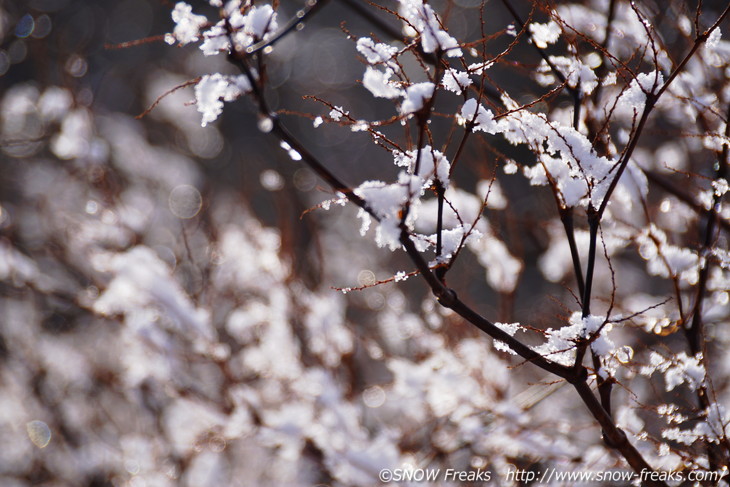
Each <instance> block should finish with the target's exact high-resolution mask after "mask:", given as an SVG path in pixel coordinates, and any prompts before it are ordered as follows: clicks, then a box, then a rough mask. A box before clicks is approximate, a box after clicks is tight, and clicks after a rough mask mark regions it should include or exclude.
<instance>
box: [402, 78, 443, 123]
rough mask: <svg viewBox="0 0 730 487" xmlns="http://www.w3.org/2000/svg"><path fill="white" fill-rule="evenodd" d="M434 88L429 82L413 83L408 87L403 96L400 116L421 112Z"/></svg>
mask: <svg viewBox="0 0 730 487" xmlns="http://www.w3.org/2000/svg"><path fill="white" fill-rule="evenodd" d="M435 88H436V86H435V85H434V84H433V83H429V82H424V83H415V84H413V85H411V86H409V87H408V88H407V89H406V92H405V94H403V97H404V99H403V103H402V104H401V106H400V114H401V115H408V114H411V113H415V112H417V111H419V110H421V109H422V108H423V106H424V105H425V104H426V102H427V101H428V100H430V99H431V97H432V96H433V90H434V89H435Z"/></svg>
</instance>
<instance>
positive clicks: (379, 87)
mask: <svg viewBox="0 0 730 487" xmlns="http://www.w3.org/2000/svg"><path fill="white" fill-rule="evenodd" d="M391 76H393V70H392V69H390V68H387V69H386V70H385V72H382V71H379V70H377V69H375V68H373V67H371V66H368V67H367V69H366V70H365V75H364V76H363V79H362V84H363V86H364V87H365V88H367V89H368V91H370V93H372V94H373V96H375V97H377V98H397V97H399V96H401V95H402V94H403V90H401V89H400V87H399V86H398V85H397V84H396V83H394V82H393V81H391V80H390V78H391Z"/></svg>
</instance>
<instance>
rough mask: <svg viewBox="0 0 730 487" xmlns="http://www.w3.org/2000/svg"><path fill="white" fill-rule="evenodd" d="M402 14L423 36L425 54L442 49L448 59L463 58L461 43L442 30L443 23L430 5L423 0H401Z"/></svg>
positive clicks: (422, 44) (422, 42)
mask: <svg viewBox="0 0 730 487" xmlns="http://www.w3.org/2000/svg"><path fill="white" fill-rule="evenodd" d="M400 4H401V14H402V15H403V18H404V19H405V20H407V21H408V22H409V23H410V24H411V25H412V26H413V27H414V28H415V29H416V31H417V32H418V34H420V35H421V46H422V47H423V51H424V52H436V50H437V49H441V50H442V51H444V52H445V53H446V55H447V56H448V57H456V56H461V55H462V52H461V49H460V48H459V43H458V42H457V41H456V39H454V38H453V37H451V36H450V35H449V34H448V33H447V32H446V31H444V30H443V29H442V28H441V22H440V21H439V19H438V17H436V14H435V13H434V11H433V9H432V8H431V6H430V5H428V4H426V3H424V2H423V1H422V0H401V1H400Z"/></svg>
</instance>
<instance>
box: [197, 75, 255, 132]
mask: <svg viewBox="0 0 730 487" xmlns="http://www.w3.org/2000/svg"><path fill="white" fill-rule="evenodd" d="M249 91H251V85H250V83H249V82H248V78H246V76H244V75H239V76H224V75H222V74H220V73H216V74H212V75H209V74H206V75H205V76H203V78H202V79H201V80H200V82H199V83H198V84H197V85H195V103H196V104H197V107H198V111H199V112H200V113H202V114H203V120H202V123H201V125H202V126H203V127H205V126H206V125H207V124H209V123H210V122H213V121H215V120H216V119H217V118H218V115H220V114H221V112H223V101H233V100H235V99H236V98H238V97H239V96H241V95H242V94H244V93H247V92H249Z"/></svg>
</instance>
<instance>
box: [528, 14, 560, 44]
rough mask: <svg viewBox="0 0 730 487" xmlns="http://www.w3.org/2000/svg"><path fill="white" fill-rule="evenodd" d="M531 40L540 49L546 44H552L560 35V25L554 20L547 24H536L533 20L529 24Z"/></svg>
mask: <svg viewBox="0 0 730 487" xmlns="http://www.w3.org/2000/svg"><path fill="white" fill-rule="evenodd" d="M529 29H530V34H532V41H533V42H534V43H535V45H536V46H537V47H539V48H540V49H545V48H546V47H547V46H548V44H554V43H555V42H557V40H558V38H559V37H560V32H561V31H560V26H559V25H558V24H556V23H555V22H554V21H552V20H551V21H550V22H548V23H547V24H538V23H537V22H533V23H531V24H530V26H529Z"/></svg>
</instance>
